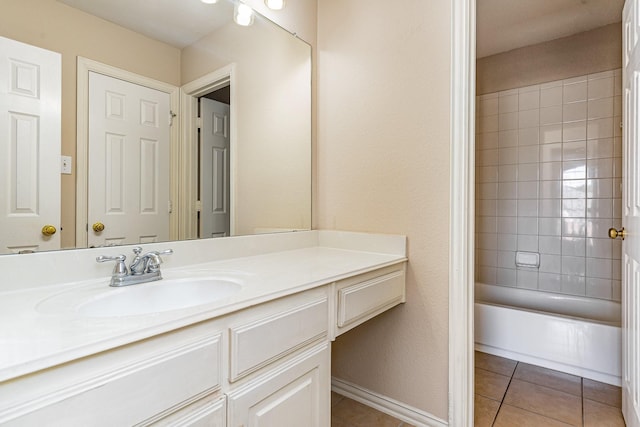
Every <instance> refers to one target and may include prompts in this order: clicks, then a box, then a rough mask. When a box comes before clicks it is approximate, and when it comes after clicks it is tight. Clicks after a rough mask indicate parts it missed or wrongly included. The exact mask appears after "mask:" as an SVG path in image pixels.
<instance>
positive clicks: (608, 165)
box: [587, 159, 613, 178]
mask: <svg viewBox="0 0 640 427" xmlns="http://www.w3.org/2000/svg"><path fill="white" fill-rule="evenodd" d="M612 177H613V159H590V160H587V178H612Z"/></svg>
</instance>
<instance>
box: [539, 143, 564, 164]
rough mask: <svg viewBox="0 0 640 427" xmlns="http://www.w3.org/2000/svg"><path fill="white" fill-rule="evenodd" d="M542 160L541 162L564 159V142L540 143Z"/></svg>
mask: <svg viewBox="0 0 640 427" xmlns="http://www.w3.org/2000/svg"><path fill="white" fill-rule="evenodd" d="M540 161H541V162H558V161H562V144H561V143H556V144H544V145H540Z"/></svg>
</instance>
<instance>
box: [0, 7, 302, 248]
mask: <svg viewBox="0 0 640 427" xmlns="http://www.w3.org/2000/svg"><path fill="white" fill-rule="evenodd" d="M239 6H240V3H237V2H234V1H231V0H218V1H217V2H216V3H215V4H205V3H204V2H202V1H201V0H181V1H171V0H157V1H154V2H148V1H145V0H3V13H2V14H0V36H1V37H2V38H4V41H3V42H6V43H8V44H0V47H1V49H2V52H0V61H3V62H2V64H1V66H2V67H3V68H4V69H5V70H9V71H7V72H5V73H4V74H3V73H2V72H0V84H4V83H5V82H4V81H2V79H4V80H5V81H16V82H18V89H20V90H22V89H21V88H23V87H24V88H26V89H29V88H30V85H31V84H32V82H31V80H29V79H28V78H27V77H28V76H30V74H29V70H31V69H33V70H36V71H34V74H33V75H36V74H38V73H40V75H41V76H45V75H49V76H51V75H55V73H53V74H52V73H50V72H49V71H48V70H49V68H48V67H50V65H47V64H48V62H47V61H48V60H47V59H46V58H45V59H42V61H44V62H42V63H40V62H38V61H40V59H39V57H38V56H37V55H36V54H38V52H37V51H36V52H35V54H34V55H36V56H34V58H35V59H32V57H31V56H29V55H30V54H31V53H29V52H27V51H25V50H23V46H22V45H20V43H22V44H25V46H27V45H29V46H31V47H35V48H41V49H44V50H47V51H52V52H54V53H56V54H57V55H58V57H59V58H58V61H59V64H61V65H58V68H59V69H61V88H60V89H58V91H59V97H60V100H59V105H61V108H60V111H59V113H60V114H59V117H60V118H59V122H58V123H53V124H52V125H51V126H49V127H47V128H45V127H44V124H46V123H48V122H45V121H44V119H40V118H39V117H36V116H34V117H36V119H34V121H33V123H35V124H33V128H29V127H28V124H29V122H28V121H25V120H23V121H21V120H22V118H24V117H32V114H31V113H29V112H19V114H18V113H15V112H14V110H12V107H11V106H10V105H9V104H8V103H9V102H11V100H10V97H9V95H11V96H13V95H15V93H14V94H13V95H12V94H11V90H8V92H10V93H9V95H7V93H6V92H7V90H5V91H4V93H3V92H2V91H0V97H4V100H3V99H2V98H0V101H6V102H0V109H4V112H3V111H0V114H1V115H0V121H3V122H4V123H3V125H0V132H2V133H3V135H1V137H0V139H4V140H6V141H7V142H6V143H5V145H6V146H5V147H2V146H0V151H1V153H0V154H2V156H4V157H5V159H6V162H5V163H6V165H5V166H7V168H8V170H9V172H7V173H5V174H4V175H3V174H2V173H0V181H1V182H0V187H2V188H3V190H1V191H0V198H2V199H3V200H0V209H3V210H4V211H5V212H7V215H5V213H2V215H4V216H6V217H7V218H9V219H10V220H16V219H25V218H30V222H29V223H28V224H29V225H27V226H22V225H20V226H16V225H15V224H17V223H16V222H15V221H14V222H11V221H9V220H5V218H3V219H1V220H0V253H16V252H30V251H40V250H52V249H58V248H63V249H64V248H74V247H87V246H89V247H90V246H104V245H117V244H131V243H149V242H155V241H165V240H175V239H191V238H205V237H221V236H234V235H247V234H256V233H266V232H279V231H291V230H306V229H310V228H311V48H310V46H309V45H308V44H307V43H305V42H304V41H302V40H300V39H299V38H297V37H295V35H292V34H290V33H288V32H287V31H285V30H283V29H282V28H280V27H279V26H277V25H275V24H274V23H272V22H271V21H269V20H267V19H266V18H264V17H262V16H260V15H259V14H257V13H256V12H255V11H251V10H249V11H248V12H246V11H243V10H242V9H244V8H243V7H242V6H241V7H239ZM239 9H240V10H239ZM243 12H244V13H245V15H244V16H240V15H238V13H240V14H242V13H243ZM242 24H249V25H242ZM14 41H15V42H17V43H18V45H17V47H16V45H13V44H11V43H13V42H14ZM14 52H16V53H15V55H14ZM24 52H27V53H24ZM23 53H24V55H26V56H25V57H24V58H22V57H21V56H20V55H23ZM12 58H13V59H12ZM16 58H17V59H16ZM52 61H53V62H54V63H55V58H54V59H52ZM16 64H18V66H17V65H16ZM25 64H26V65H25ZM23 65H24V67H23ZM31 66H33V67H31ZM29 67H31V68H29ZM53 67H54V68H55V65H54V66H53ZM11 70H13V71H16V70H17V71H16V72H17V74H16V76H18V77H11V72H12V71H11ZM25 70H26V71H25ZM12 79H13V80H12ZM54 80H55V78H54ZM34 81H35V80H34ZM30 82H31V83H30ZM33 85H35V86H38V85H40V83H33ZM5 86H6V85H5ZM8 87H10V88H11V86H10V85H9V86H8ZM38 87H40V86H38ZM45 89H46V87H45V86H44V83H43V86H42V90H41V92H42V93H43V96H44V94H45V92H46V91H45ZM14 92H15V91H14ZM53 92H55V90H53ZM18 95H22V94H21V93H19V94H18ZM36 98H37V97H36ZM7 100H9V101H7ZM16 111H17V110H16ZM131 112H135V115H134V116H135V117H133V118H131V123H125V122H126V120H125V116H126V115H127V114H128V113H131ZM34 114H35V113H34ZM23 122H24V124H23ZM56 126H57V130H56ZM29 129H31V130H29ZM34 129H35V130H34ZM51 129H53V131H52V130H51ZM38 132H40V133H41V134H42V135H41V136H43V137H45V136H46V135H47V132H53V133H54V134H55V133H56V132H57V135H58V139H59V141H58V142H57V144H59V147H60V148H59V149H58V152H57V154H53V155H51V154H48V155H45V154H46V153H45V151H46V150H44V149H43V147H45V146H46V145H47V142H46V140H45V139H42V140H40V141H38V140H37V138H36V139H34V136H33V134H34V133H35V134H37V133H38ZM52 144H53V146H55V141H54V143H52ZM2 156H0V157H2ZM38 156H39V157H38ZM60 156H62V157H60ZM58 164H60V165H61V166H60V168H58ZM52 165H54V166H52ZM52 170H53V172H52ZM52 173H53V175H51V174H52ZM45 174H49V178H48V181H50V182H57V181H56V180H59V181H60V183H61V185H60V187H59V190H58V192H59V195H58V194H56V192H55V190H52V191H47V190H46V189H45V188H44V185H45V184H44V183H45V182H47V179H44V180H43V177H44V175H45ZM51 177H53V178H51ZM44 193H48V197H47V198H42V199H39V198H38V197H41V196H45V195H46V194H44ZM52 196H54V197H52ZM4 199H6V200H4ZM21 206H22V207H21ZM45 207H46V208H47V209H48V210H49V211H54V212H55V211H57V212H58V213H59V218H58V219H56V218H53V219H51V220H49V219H48V218H45V217H43V215H44V211H45V209H44V208H45ZM137 224H140V226H138V225H137ZM47 226H53V228H47ZM20 227H25V228H22V229H21V228H20ZM54 229H55V231H54ZM52 232H53V234H52ZM23 237H24V239H22V238H23ZM16 239H17V240H16ZM20 239H22V240H20Z"/></svg>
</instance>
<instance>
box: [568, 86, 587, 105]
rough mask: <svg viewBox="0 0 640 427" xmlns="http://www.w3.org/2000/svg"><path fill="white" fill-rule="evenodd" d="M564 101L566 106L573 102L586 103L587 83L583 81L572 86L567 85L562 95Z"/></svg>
mask: <svg viewBox="0 0 640 427" xmlns="http://www.w3.org/2000/svg"><path fill="white" fill-rule="evenodd" d="M562 100H563V102H564V103H565V104H568V103H571V102H578V101H586V100H587V82H586V81H582V82H577V83H572V84H565V85H564V89H563V93H562Z"/></svg>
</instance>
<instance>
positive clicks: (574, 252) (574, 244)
mask: <svg viewBox="0 0 640 427" xmlns="http://www.w3.org/2000/svg"><path fill="white" fill-rule="evenodd" d="M585 248H586V242H585V239H584V238H582V237H563V238H562V255H564V256H573V257H584V256H585V253H586V251H585Z"/></svg>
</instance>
